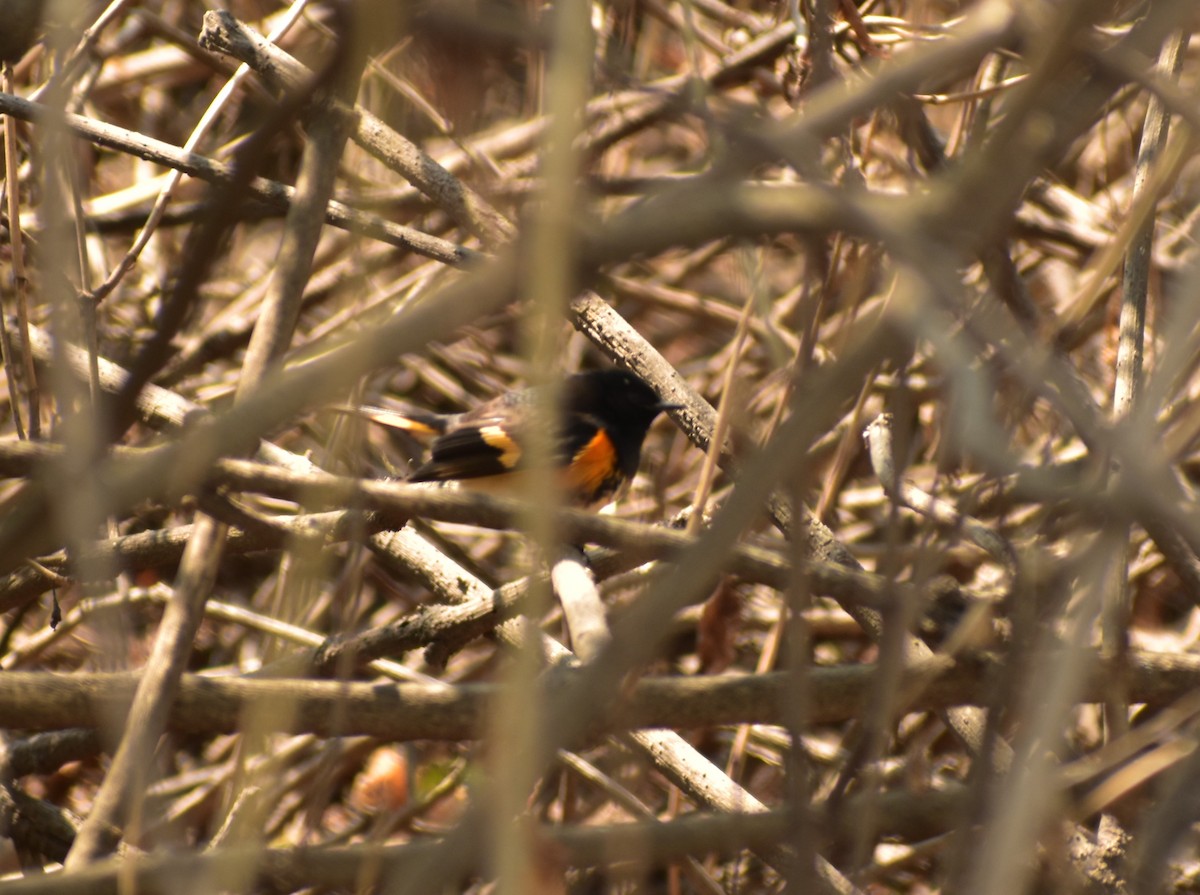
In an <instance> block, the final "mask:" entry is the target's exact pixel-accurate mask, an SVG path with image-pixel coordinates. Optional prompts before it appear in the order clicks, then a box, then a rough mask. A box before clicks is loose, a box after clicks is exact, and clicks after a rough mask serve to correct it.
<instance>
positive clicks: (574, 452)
mask: <svg viewBox="0 0 1200 895" xmlns="http://www.w3.org/2000/svg"><path fill="white" fill-rule="evenodd" d="M559 397H560V402H559V404H560V419H559V421H558V426H559V431H558V432H557V438H556V443H555V445H554V455H555V464H556V466H557V467H558V468H560V469H561V470H562V479H561V484H562V487H563V490H564V492H565V494H566V497H567V499H568V501H569V502H571V503H573V504H575V505H578V506H583V507H595V506H600V505H603V504H605V503H608V502H609V501H611V500H613V499H614V498H615V497H617V496H618V495H619V494H620V492H621V491H622V490H623V488H624V487H625V485H626V484H627V483H628V482H629V481H630V480H631V479H632V478H633V476H634V475H635V474H636V473H637V470H638V465H639V462H640V460H641V452H642V443H643V442H644V441H645V439H646V433H647V432H648V431H649V430H650V425H651V423H653V422H654V420H655V419H656V418H657V417H658V415H659V414H660V413H662V412H664V411H667V410H678V409H680V408H681V407H682V406H683V405H681V404H671V403H667V402H665V401H662V400H661V399H660V398H659V396H658V394H657V393H656V392H655V391H654V390H653V389H652V388H651V387H650V386H649V385H647V384H646V383H645V382H644V381H643V380H641V379H639V378H638V377H637V376H636V375H634V374H633V373H630V372H628V371H625V370H618V369H605V370H593V371H589V372H585V373H576V374H573V375H571V376H568V377H567V378H566V380H565V381H564V383H563V386H562V391H561V394H560V396H559ZM536 403H537V393H536V391H535V390H534V389H520V390H515V391H510V392H505V393H504V394H501V395H498V396H497V397H495V398H492V399H491V400H489V401H486V402H484V403H483V404H480V405H479V406H478V407H475V408H473V409H471V410H468V411H466V412H464V413H452V414H441V413H430V412H425V411H418V410H406V411H398V410H389V409H386V408H381V407H372V406H363V407H358V408H355V411H356V412H357V413H359V414H361V415H362V416H364V417H366V418H367V419H369V420H372V421H373V422H376V423H379V424H381V425H384V426H387V427H389V428H393V429H400V430H403V431H405V432H408V433H410V434H412V435H414V436H416V437H417V438H419V439H422V440H431V444H430V453H429V459H428V460H426V461H425V462H424V463H423V464H421V465H420V466H419V467H417V469H416V470H415V471H414V472H413V473H412V474H411V475H409V477H408V479H407V480H408V481H409V482H450V481H456V482H461V483H462V484H463V485H464V486H465V487H471V488H475V489H479V490H484V491H490V492H493V493H495V492H500V493H503V492H504V491H506V490H507V491H511V490H513V489H512V488H511V486H513V485H515V484H516V483H517V482H518V481H519V479H520V476H518V475H514V473H519V472H520V471H522V470H524V469H527V468H528V466H527V462H526V461H527V459H528V456H527V455H528V450H527V445H528V439H529V434H528V433H529V431H530V426H531V425H532V422H533V420H532V416H533V414H534V408H535V406H536Z"/></svg>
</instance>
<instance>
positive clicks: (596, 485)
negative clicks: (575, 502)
mask: <svg viewBox="0 0 1200 895" xmlns="http://www.w3.org/2000/svg"><path fill="white" fill-rule="evenodd" d="M616 473H617V449H616V447H615V446H614V445H613V443H612V440H611V439H610V438H609V437H608V433H606V432H604V431H600V432H597V433H596V434H595V435H593V436H592V440H591V441H589V442H588V443H587V444H585V445H584V446H583V447H581V448H580V449H579V450H578V451H577V452H576V454H575V456H574V457H573V458H572V459H571V465H570V466H569V467H568V468H567V470H566V479H567V487H568V488H569V489H570V490H572V491H574V492H576V493H577V494H580V495H582V496H583V497H584V498H586V499H589V500H590V499H592V498H593V497H595V496H597V495H599V494H602V493H605V492H607V491H608V490H609V488H608V486H609V484H610V483H611V482H612V481H613V480H614V479H615V478H616Z"/></svg>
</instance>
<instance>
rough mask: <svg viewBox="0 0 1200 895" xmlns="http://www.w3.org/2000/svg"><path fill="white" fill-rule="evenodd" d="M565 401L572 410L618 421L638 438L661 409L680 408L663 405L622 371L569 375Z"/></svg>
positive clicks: (608, 420)
mask: <svg viewBox="0 0 1200 895" xmlns="http://www.w3.org/2000/svg"><path fill="white" fill-rule="evenodd" d="M566 399H567V406H568V407H570V408H572V409H575V410H579V411H582V412H584V413H591V414H594V415H596V416H598V417H600V418H601V419H603V420H605V421H606V422H609V423H614V422H617V421H621V422H623V423H624V424H625V425H626V426H629V427H632V428H633V429H634V430H635V431H638V432H639V433H640V434H642V435H644V434H645V431H646V430H647V429H649V428H650V424H651V423H652V422H654V418H655V417H656V416H658V415H659V414H660V413H662V412H663V411H664V410H673V409H675V408H677V407H679V406H681V405H678V404H668V403H665V402H663V401H662V400H660V399H659V397H658V395H657V394H656V393H655V392H654V389H652V388H650V386H648V385H647V384H646V383H645V382H643V381H642V380H641V379H639V378H638V377H637V376H635V375H634V374H633V373H630V372H628V371H626V370H595V371H592V372H590V373H579V374H577V375H575V376H572V377H571V378H570V380H568V383H567V394H566Z"/></svg>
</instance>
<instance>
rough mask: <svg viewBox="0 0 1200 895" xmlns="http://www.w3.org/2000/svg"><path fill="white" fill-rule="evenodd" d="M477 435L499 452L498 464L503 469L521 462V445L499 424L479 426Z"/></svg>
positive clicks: (512, 467)
mask: <svg viewBox="0 0 1200 895" xmlns="http://www.w3.org/2000/svg"><path fill="white" fill-rule="evenodd" d="M479 437H480V438H482V439H483V442H484V444H486V445H487V446H488V447H490V448H495V449H496V450H498V451H499V452H500V456H499V458H498V459H499V460H500V465H501V466H503V467H504V468H505V469H514V468H516V465H517V464H518V463H519V462H521V446H520V445H519V444H517V443H516V442H515V441H513V440H512V437H511V436H510V435H509V434H508V433H507V432H505V431H504V428H503V427H501V426H481V427H480V429H479Z"/></svg>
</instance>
